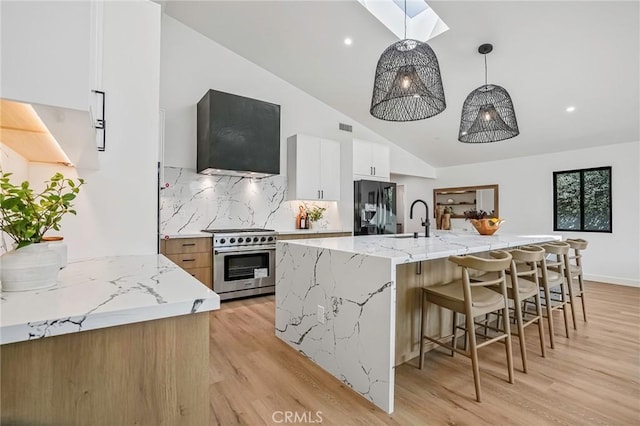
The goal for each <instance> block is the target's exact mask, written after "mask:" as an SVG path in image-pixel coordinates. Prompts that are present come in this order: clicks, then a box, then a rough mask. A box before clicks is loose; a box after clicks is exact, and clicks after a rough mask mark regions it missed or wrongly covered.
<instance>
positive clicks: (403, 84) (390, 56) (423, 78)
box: [369, 0, 447, 121]
mask: <svg viewBox="0 0 640 426" xmlns="http://www.w3.org/2000/svg"><path fill="white" fill-rule="evenodd" d="M404 10H405V14H404V39H403V40H400V41H398V42H395V43H393V44H392V45H391V46H389V47H387V49H386V50H385V51H384V52H382V55H381V56H380V59H379V60H378V66H377V68H376V76H375V80H374V83H373V96H372V99H371V109H370V110H369V112H370V113H371V115H373V116H374V117H376V118H379V119H381V120H387V121H415V120H422V119H425V118H429V117H433V116H434V115H436V114H439V113H441V112H442V111H444V109H445V108H446V107H447V104H446V102H445V99H444V88H443V87H442V77H441V76H440V66H439V65H438V58H436V54H435V53H434V52H433V50H432V49H431V47H429V45H428V44H427V43H423V42H420V41H418V40H411V39H407V13H406V12H407V2H406V0H405V2H404Z"/></svg>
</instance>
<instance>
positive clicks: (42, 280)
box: [0, 172, 84, 291]
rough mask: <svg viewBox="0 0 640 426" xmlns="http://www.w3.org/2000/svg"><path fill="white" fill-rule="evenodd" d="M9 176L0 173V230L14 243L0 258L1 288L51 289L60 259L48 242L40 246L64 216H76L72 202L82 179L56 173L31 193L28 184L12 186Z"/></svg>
mask: <svg viewBox="0 0 640 426" xmlns="http://www.w3.org/2000/svg"><path fill="white" fill-rule="evenodd" d="M0 173H1V172H0ZM10 176H11V173H1V174H0V230H1V231H3V232H5V233H6V234H7V235H8V236H9V237H10V238H11V239H12V240H13V241H14V243H15V250H12V251H9V252H8V253H5V254H3V255H2V256H0V280H1V281H2V289H3V291H24V290H33V289H37V288H45V287H50V286H53V285H55V283H56V277H57V275H58V271H59V270H60V266H61V263H62V259H61V257H60V255H59V254H58V253H57V252H56V251H54V250H50V249H49V244H48V243H46V242H45V243H42V241H43V238H44V234H45V233H46V232H47V231H48V230H50V229H53V230H56V231H59V230H60V221H61V220H62V217H63V216H64V215H65V214H67V213H71V214H74V215H75V214H76V211H75V210H73V204H72V202H73V200H74V199H75V198H76V195H77V194H78V192H79V191H80V187H81V186H82V185H84V180H83V179H78V180H77V181H74V180H73V179H68V178H65V177H64V176H63V175H62V174H60V173H56V174H54V175H53V176H52V177H51V179H50V180H48V181H46V182H45V187H44V189H43V190H42V191H41V192H35V191H34V190H33V188H31V186H30V184H29V182H28V181H25V182H22V183H21V184H19V185H15V184H13V183H11V181H10V180H9V178H10Z"/></svg>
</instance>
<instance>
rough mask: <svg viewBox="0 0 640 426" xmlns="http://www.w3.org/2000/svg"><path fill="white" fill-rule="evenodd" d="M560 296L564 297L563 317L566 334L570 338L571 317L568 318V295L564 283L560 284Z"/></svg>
mask: <svg viewBox="0 0 640 426" xmlns="http://www.w3.org/2000/svg"><path fill="white" fill-rule="evenodd" d="M560 295H561V297H562V316H563V317H564V333H565V335H566V336H567V338H569V317H568V316H567V293H566V290H565V288H564V283H563V284H560Z"/></svg>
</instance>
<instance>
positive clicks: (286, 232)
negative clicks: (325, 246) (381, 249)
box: [277, 229, 351, 235]
mask: <svg viewBox="0 0 640 426" xmlns="http://www.w3.org/2000/svg"><path fill="white" fill-rule="evenodd" d="M277 232H278V234H280V235H304V234H309V235H315V234H341V233H345V232H347V233H351V231H343V230H342V229H287V230H279V231H277Z"/></svg>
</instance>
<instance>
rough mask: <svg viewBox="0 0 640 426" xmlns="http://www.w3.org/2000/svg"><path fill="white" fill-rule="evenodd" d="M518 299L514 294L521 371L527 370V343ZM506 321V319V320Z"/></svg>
mask: <svg viewBox="0 0 640 426" xmlns="http://www.w3.org/2000/svg"><path fill="white" fill-rule="evenodd" d="M520 305H521V304H520V300H519V299H517V296H516V295H514V300H513V310H514V313H515V317H516V326H517V327H518V341H519V342H520V356H521V357H522V371H523V372H524V373H526V372H527V344H526V342H525V338H524V325H523V322H522V307H521V306H520ZM506 322H508V321H506Z"/></svg>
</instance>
